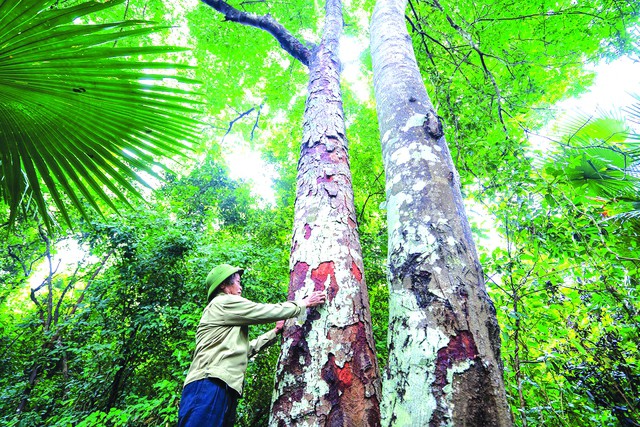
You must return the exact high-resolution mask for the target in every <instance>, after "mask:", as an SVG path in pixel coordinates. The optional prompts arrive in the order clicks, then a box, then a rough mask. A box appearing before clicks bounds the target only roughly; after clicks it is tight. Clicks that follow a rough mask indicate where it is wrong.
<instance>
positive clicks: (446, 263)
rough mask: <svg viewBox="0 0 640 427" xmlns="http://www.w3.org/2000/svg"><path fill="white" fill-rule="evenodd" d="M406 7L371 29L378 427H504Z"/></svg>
mask: <svg viewBox="0 0 640 427" xmlns="http://www.w3.org/2000/svg"><path fill="white" fill-rule="evenodd" d="M406 4H407V2H406V0H385V1H382V0H380V1H378V2H377V3H376V7H375V10H374V13H373V17H372V20H371V55H372V60H373V73H374V87H375V97H376V102H377V108H378V120H379V124H380V134H381V135H382V136H381V139H382V150H383V156H384V164H385V171H386V179H387V184H386V188H387V190H386V191H387V216H388V227H389V230H388V231H389V259H388V262H389V291H390V293H389V339H388V345H389V368H388V371H387V375H386V377H385V379H384V384H383V393H382V395H383V402H382V416H383V424H384V425H393V426H508V425H512V419H511V413H510V410H509V406H508V404H507V400H506V394H505V389H504V383H503V377H502V362H501V359H500V335H499V327H498V323H497V320H496V315H495V309H494V307H493V304H492V303H491V301H490V299H489V297H488V295H487V293H486V290H485V286H484V277H483V273H482V268H481V266H480V264H479V262H478V258H477V254H476V251H475V246H474V243H473V240H472V237H471V231H470V228H469V224H468V221H467V218H466V215H465V212H464V207H463V203H462V196H461V194H460V189H459V187H458V186H459V179H458V175H457V172H456V170H455V167H454V165H453V162H452V159H451V155H450V153H449V150H448V148H447V144H446V142H445V139H444V137H443V132H442V126H441V123H440V120H439V118H438V116H437V114H436V112H435V110H434V108H433V105H432V104H431V101H430V99H429V96H428V95H427V92H426V89H425V87H424V84H423V82H422V78H421V76H420V72H419V69H418V66H417V63H416V60H415V55H414V52H413V47H412V44H411V38H410V37H409V35H408V33H407V30H406V24H405V21H404V10H405V8H406Z"/></svg>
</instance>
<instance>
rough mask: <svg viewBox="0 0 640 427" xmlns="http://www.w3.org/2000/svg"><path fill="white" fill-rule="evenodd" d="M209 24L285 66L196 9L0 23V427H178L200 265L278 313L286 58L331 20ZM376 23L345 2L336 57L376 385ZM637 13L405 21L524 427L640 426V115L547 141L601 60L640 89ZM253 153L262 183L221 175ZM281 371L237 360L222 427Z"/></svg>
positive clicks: (548, 6)
mask: <svg viewBox="0 0 640 427" xmlns="http://www.w3.org/2000/svg"><path fill="white" fill-rule="evenodd" d="M205 3H207V4H209V6H210V3H217V2H215V1H213V0H212V1H207V2H205ZM219 3H224V4H227V5H231V6H232V7H233V8H235V10H237V11H241V12H243V13H249V14H254V15H252V16H256V17H265V16H266V17H270V19H272V20H273V21H274V22H277V23H280V24H282V25H283V26H284V27H285V28H286V30H287V32H288V33H289V34H290V35H291V36H292V37H293V38H295V39H296V40H299V41H302V44H301V46H300V47H298V48H287V46H286V42H285V41H283V40H281V39H276V38H275V37H274V36H273V34H272V33H269V31H264V28H262V27H260V28H256V26H247V25H240V24H238V23H237V21H236V22H233V19H231V18H230V15H227V16H225V15H223V13H221V12H219V11H217V10H214V9H213V8H212V7H209V6H208V5H207V4H204V3H200V2H197V1H193V0H191V1H186V0H185V1H182V0H181V1H172V2H163V1H158V0H121V1H107V2H84V1H75V0H67V1H65V0H58V1H48V0H21V1H17V2H4V3H2V4H1V5H0V144H2V147H1V156H2V157H0V170H1V171H2V179H1V182H0V194H1V195H2V199H1V200H2V201H1V202H0V223H1V226H2V227H1V228H0V235H1V236H2V238H1V239H0V330H1V334H0V355H1V356H0V361H1V363H0V396H1V399H0V424H2V425H8V426H42V425H51V426H68V425H78V426H103V425H113V426H159V425H167V424H175V422H176V420H177V408H178V403H179V398H180V392H181V389H182V385H183V381H184V377H185V374H186V371H187V369H188V367H189V363H190V360H191V356H192V353H193V350H194V346H195V341H194V340H195V330H196V327H197V324H198V321H199V319H200V315H201V313H202V309H203V308H204V306H205V305H206V287H205V285H204V283H205V277H206V275H207V273H208V271H209V270H210V269H211V267H212V266H214V265H216V264H220V263H230V264H233V265H240V266H243V267H244V268H245V274H244V276H243V287H244V292H243V295H244V296H245V297H247V298H249V299H251V300H255V301H260V302H273V303H275V302H280V301H284V300H286V299H287V298H288V296H289V292H288V288H287V286H288V283H289V281H290V274H291V269H290V267H289V263H290V261H289V259H290V258H289V256H290V251H291V249H292V248H291V246H292V234H293V232H292V230H293V229H294V203H295V200H296V185H297V184H296V167H297V165H298V164H299V157H298V156H299V154H300V152H301V146H304V144H303V112H304V110H305V99H306V97H307V89H306V85H307V81H308V74H307V71H308V70H307V68H308V64H305V63H304V56H302V59H301V58H294V57H292V56H289V53H291V50H295V49H298V50H297V51H299V52H307V51H308V52H313V51H314V48H315V47H316V46H317V45H319V44H320V43H321V38H322V34H323V33H322V28H323V25H324V4H323V3H322V4H321V3H317V2H315V3H314V2H272V1H259V2H249V1H238V2H229V3H225V2H219ZM373 8H374V2H371V1H352V2H346V3H345V4H344V5H343V17H344V27H343V32H344V35H343V37H342V39H341V43H342V45H343V46H344V45H349V44H352V45H355V46H358V47H357V48H356V49H354V51H353V52H357V53H356V54H355V55H354V54H353V53H351V54H349V52H346V53H343V54H341V60H342V61H343V65H344V68H343V73H342V82H341V84H342V100H343V109H344V120H345V125H346V127H345V130H346V139H347V140H348V149H349V154H348V164H349V166H350V170H351V176H352V186H353V203H354V205H355V219H356V222H357V231H358V233H359V240H360V244H361V246H362V264H363V273H364V278H366V288H367V291H368V298H369V306H370V310H371V323H372V332H373V338H374V341H375V352H376V353H377V364H378V366H379V369H380V373H381V374H384V372H385V371H386V370H388V366H389V349H388V347H387V335H388V333H389V302H388V301H389V300H388V298H389V287H388V283H387V279H388V276H389V269H388V265H389V263H388V245H389V243H388V242H389V240H388V232H387V208H388V206H387V202H388V200H387V198H386V195H385V194H386V193H385V191H386V189H385V167H384V165H383V153H382V149H381V144H380V141H381V136H382V137H384V135H380V131H379V129H380V127H379V123H378V116H377V115H376V103H379V102H380V101H379V100H377V101H376V99H375V96H374V91H373V68H372V64H371V62H372V61H371V56H370V55H371V50H370V49H369V48H368V47H367V46H368V43H369V42H368V40H369V35H370V34H369V31H370V30H369V23H370V20H371V15H372V12H373ZM639 14H640V10H639V6H638V5H637V4H635V2H630V1H629V2H627V1H617V0H614V1H611V0H586V1H580V2H578V1H565V0H561V1H553V2H551V1H547V0H541V1H536V2H531V1H522V2H512V1H502V0H493V1H487V0H463V1H449V0H432V1H415V0H411V1H409V2H408V7H407V9H406V11H405V21H406V26H407V29H408V31H409V34H410V36H411V41H412V44H413V49H414V51H415V55H416V59H417V63H418V65H419V71H420V75H421V79H422V82H423V83H424V86H425V87H426V90H427V92H428V93H429V96H430V97H431V101H432V102H433V105H434V108H435V110H436V111H437V114H438V117H437V120H438V123H440V124H441V126H442V129H441V130H442V135H443V136H444V138H445V139H446V141H447V143H448V147H449V150H450V152H451V157H452V159H453V163H454V165H455V169H456V171H457V172H456V173H457V174H458V175H459V176H457V175H456V178H455V179H454V178H453V176H452V178H451V181H452V182H454V181H455V182H456V183H457V185H459V188H460V191H461V192H462V196H463V197H464V203H465V207H466V210H467V212H474V213H473V214H470V215H469V218H470V223H471V231H472V234H473V240H474V241H475V246H476V249H477V253H478V257H479V261H480V264H481V265H482V270H483V272H484V281H485V282H486V288H487V293H488V295H489V296H490V298H491V300H492V301H493V305H494V306H495V309H496V316H497V323H498V324H499V327H500V334H499V336H500V339H501V348H500V351H501V354H502V363H503V365H504V366H503V368H504V369H503V373H504V385H505V390H506V396H507V400H508V404H509V406H510V409H511V413H512V416H513V421H514V423H515V425H518V426H537V425H545V426H618V425H619V426H637V425H640V397H639V396H640V361H639V359H640V354H639V350H638V349H639V348H640V335H639V334H640V332H639V331H640V324H639V323H640V283H639V276H638V267H639V266H640V250H639V249H638V233H639V232H640V222H639V221H640V163H639V161H640V145H639V144H640V136H639V135H640V94H636V97H637V98H636V99H637V102H636V103H635V104H633V105H632V106H627V107H625V108H623V109H618V110H616V111H592V109H591V108H590V107H588V106H585V108H584V109H580V110H578V111H571V112H569V113H567V114H565V115H563V117H561V119H562V120H559V121H555V119H557V118H558V117H559V116H560V115H561V114H560V111H559V110H558V107H557V105H558V103H559V102H560V101H562V100H566V99H569V98H571V97H578V96H580V95H581V94H583V93H585V92H587V91H588V90H589V89H590V87H591V85H592V83H593V81H594V77H595V75H594V71H593V70H594V66H596V65H597V64H606V63H608V62H611V61H615V60H616V59H619V58H622V57H624V58H626V60H627V61H629V62H630V63H632V64H633V67H635V68H637V67H638V61H639V60H640V57H639V51H640V30H639V28H640V27H638V19H639V16H640V15H639ZM269 25H271V24H269ZM267 26H268V25H267ZM261 28H262V29H261ZM287 49H288V50H287ZM350 55H351V56H350ZM623 78H624V76H620V79H623ZM249 152H250V153H252V156H251V157H253V155H254V154H256V157H259V159H260V161H259V162H257V163H254V162H253V161H251V159H250V158H249V156H247V155H244V157H243V156H242V155H240V156H237V155H236V156H234V155H233V154H234V153H249ZM230 159H235V160H234V161H230ZM248 169H259V170H258V172H262V175H259V176H262V177H263V178H262V179H264V180H265V181H269V180H271V179H272V182H268V183H267V184H269V187H270V189H271V190H272V192H273V193H272V194H273V198H266V199H265V198H263V197H262V196H261V194H260V193H258V192H256V191H255V187H254V186H252V183H251V182H250V181H249V180H246V179H243V178H242V177H238V172H237V171H241V172H242V173H246V175H248V171H247V170H248ZM253 172H255V171H253ZM246 175H245V176H246ZM456 180H457V181H456ZM268 328H269V325H261V326H254V327H252V328H251V329H250V335H251V337H255V336H257V335H259V334H260V333H262V332H265V331H266V330H268ZM279 353H280V347H279V345H276V346H274V347H271V348H270V349H269V350H268V351H266V352H264V353H261V354H260V355H258V356H257V357H256V358H255V359H254V360H253V361H252V362H251V363H250V365H249V368H248V372H247V375H246V384H245V392H244V395H243V397H242V399H241V401H240V404H239V407H238V420H237V425H239V426H250V425H252V426H261V425H267V423H268V419H269V413H270V406H271V399H272V393H273V390H274V381H275V373H276V363H277V360H278V355H279ZM382 377H383V381H384V375H382Z"/></svg>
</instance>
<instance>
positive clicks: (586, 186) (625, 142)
mask: <svg viewBox="0 0 640 427" xmlns="http://www.w3.org/2000/svg"><path fill="white" fill-rule="evenodd" d="M560 132H561V134H562V141H563V142H562V143H561V144H560V149H559V150H558V151H557V152H555V153H552V154H551V155H550V156H549V157H550V160H551V162H549V163H548V165H547V167H546V170H547V172H548V173H550V174H551V175H552V176H555V177H560V178H562V179H564V180H566V181H567V182H568V183H569V184H571V185H573V186H575V187H579V188H581V189H583V191H584V195H585V196H587V197H589V198H593V199H598V200H599V201H601V200H609V201H626V202H635V201H640V179H639V178H640V177H639V176H638V174H637V169H638V164H639V163H640V140H638V138H637V134H635V133H633V130H632V129H630V128H629V126H627V124H626V122H625V120H624V119H623V118H620V117H615V116H613V115H607V114H603V115H602V116H601V117H596V118H594V117H591V116H585V115H581V114H578V115H576V116H574V117H573V118H571V119H569V120H567V121H566V122H564V123H563V125H562V127H561V128H560Z"/></svg>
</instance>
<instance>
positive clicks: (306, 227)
mask: <svg viewBox="0 0 640 427" xmlns="http://www.w3.org/2000/svg"><path fill="white" fill-rule="evenodd" d="M309 237H311V227H309V224H305V225H304V238H305V239H306V240H309Z"/></svg>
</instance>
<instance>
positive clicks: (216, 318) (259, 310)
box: [184, 294, 304, 394]
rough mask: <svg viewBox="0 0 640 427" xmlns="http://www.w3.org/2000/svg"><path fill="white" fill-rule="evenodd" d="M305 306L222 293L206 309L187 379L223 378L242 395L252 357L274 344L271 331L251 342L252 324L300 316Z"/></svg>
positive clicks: (292, 302) (274, 335)
mask: <svg viewBox="0 0 640 427" xmlns="http://www.w3.org/2000/svg"><path fill="white" fill-rule="evenodd" d="M303 309H304V306H303V305H302V304H300V303H298V302H295V301H287V302H283V303H280V304H258V303H255V302H252V301H249V300H248V299H245V298H242V297H241V296H238V295H228V294H219V295H217V296H216V297H214V298H213V299H212V300H211V302H210V303H209V305H207V307H206V308H205V309H204V312H203V313H202V318H201V319H200V324H199V325H198V329H197V331H196V351H195V353H194V355H193V361H192V362H191V367H190V368H189V372H188V374H187V378H186V380H185V382H184V385H185V386H186V385H187V384H189V383H190V382H193V381H197V380H201V379H204V378H219V379H221V380H222V381H224V382H225V383H227V385H228V386H229V387H231V388H232V389H234V390H235V391H237V392H238V394H242V383H243V382H244V373H245V371H246V369H247V361H248V359H249V357H251V356H253V355H254V354H255V353H257V352H258V351H260V349H262V348H264V347H266V346H268V345H270V344H272V343H273V342H274V341H275V339H276V334H275V332H273V331H269V332H267V333H266V334H263V335H261V336H259V337H258V338H256V339H255V340H253V341H251V342H249V339H248V332H249V328H248V325H255V324H260V323H270V322H275V321H277V320H282V319H288V318H290V317H295V316H298V315H299V314H300V313H301V312H302V310H303Z"/></svg>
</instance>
